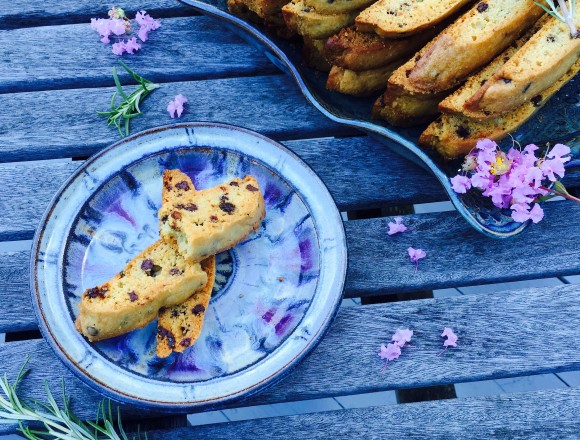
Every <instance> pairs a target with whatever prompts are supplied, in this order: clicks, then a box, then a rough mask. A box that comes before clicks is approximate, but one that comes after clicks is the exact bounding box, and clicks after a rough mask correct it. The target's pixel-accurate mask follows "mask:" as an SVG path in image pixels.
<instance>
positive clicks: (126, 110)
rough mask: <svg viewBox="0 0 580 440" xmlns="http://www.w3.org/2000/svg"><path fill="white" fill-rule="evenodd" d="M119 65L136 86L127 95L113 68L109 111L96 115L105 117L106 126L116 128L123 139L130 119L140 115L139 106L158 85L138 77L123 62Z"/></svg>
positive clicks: (128, 127)
mask: <svg viewBox="0 0 580 440" xmlns="http://www.w3.org/2000/svg"><path fill="white" fill-rule="evenodd" d="M119 64H121V66H122V67H123V69H125V70H126V71H127V73H129V75H131V77H132V78H133V79H134V80H135V81H136V82H137V83H138V86H137V87H136V88H135V89H134V90H133V91H132V92H131V93H130V94H129V95H127V94H126V93H125V91H124V90H123V87H122V86H121V82H120V80H119V75H118V74H117V68H116V67H113V81H114V82H115V87H116V91H115V92H114V93H113V96H112V98H111V110H109V111H98V112H97V114H98V115H99V116H106V117H107V125H114V126H115V127H117V130H118V131H119V134H120V135H121V136H122V137H125V136H128V135H129V131H130V123H131V119H133V118H135V117H136V116H139V115H141V114H142V112H141V109H140V104H141V103H142V102H143V100H144V99H145V98H146V97H147V96H149V95H150V94H151V92H153V91H154V90H155V89H158V88H159V85H158V84H155V83H153V82H151V81H149V80H147V79H145V78H143V77H142V76H140V75H138V74H137V73H136V72H134V71H133V70H132V69H131V68H129V66H127V65H126V64H125V63H124V62H122V61H119ZM117 97H120V98H121V99H122V100H121V102H120V103H119V104H117Z"/></svg>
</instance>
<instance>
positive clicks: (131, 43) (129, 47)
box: [125, 37, 141, 54]
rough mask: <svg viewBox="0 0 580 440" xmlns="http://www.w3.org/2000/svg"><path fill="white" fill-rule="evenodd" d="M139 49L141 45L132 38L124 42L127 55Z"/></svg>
mask: <svg viewBox="0 0 580 440" xmlns="http://www.w3.org/2000/svg"><path fill="white" fill-rule="evenodd" d="M139 49H141V45H140V44H139V43H137V38H135V37H133V38H130V39H129V40H127V41H126V42H125V51H126V52H127V53H129V54H133V53H134V52H136V51H138V50H139Z"/></svg>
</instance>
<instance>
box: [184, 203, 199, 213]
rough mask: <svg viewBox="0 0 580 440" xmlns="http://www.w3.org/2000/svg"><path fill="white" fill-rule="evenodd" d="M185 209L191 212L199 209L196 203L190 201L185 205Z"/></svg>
mask: <svg viewBox="0 0 580 440" xmlns="http://www.w3.org/2000/svg"><path fill="white" fill-rule="evenodd" d="M185 210H186V211H190V212H193V211H197V205H196V204H195V203H190V204H189V205H186V206H185Z"/></svg>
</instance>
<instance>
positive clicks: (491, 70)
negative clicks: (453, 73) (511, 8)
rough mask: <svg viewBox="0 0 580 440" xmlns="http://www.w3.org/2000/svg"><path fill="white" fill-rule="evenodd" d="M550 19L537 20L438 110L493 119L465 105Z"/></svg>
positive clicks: (450, 96)
mask: <svg viewBox="0 0 580 440" xmlns="http://www.w3.org/2000/svg"><path fill="white" fill-rule="evenodd" d="M549 18H550V17H549V16H548V15H545V16H544V17H542V18H541V19H539V20H538V21H537V22H536V24H535V25H534V26H532V27H531V28H530V29H529V30H528V31H527V32H526V33H525V34H524V35H523V36H522V37H520V38H518V40H517V41H515V42H514V43H513V44H512V45H510V46H509V47H508V48H507V49H506V50H504V51H503V52H502V53H501V54H500V55H499V56H497V57H496V58H495V59H494V60H493V61H492V62H491V63H489V64H488V65H486V66H485V67H484V68H483V69H481V70H480V71H479V72H477V73H476V74H474V75H471V76H470V77H469V78H467V81H466V82H465V84H463V85H462V86H461V87H460V88H459V89H458V90H456V91H455V92H454V93H452V94H451V95H449V96H448V97H447V98H445V99H444V100H443V101H441V103H440V104H439V110H440V111H441V112H442V113H450V114H458V115H463V116H465V117H467V118H469V119H475V120H484V119H490V118H493V117H494V116H495V115H493V114H491V112H487V111H479V110H468V109H466V108H465V103H466V102H467V101H468V100H469V99H470V98H471V97H472V96H473V95H474V94H475V93H476V92H477V91H478V90H479V89H480V88H481V86H482V85H485V84H486V82H487V81H489V80H490V79H491V78H492V77H493V75H494V74H495V73H496V72H497V71H498V70H500V69H501V68H502V66H503V65H505V63H507V62H508V61H509V60H510V58H511V57H513V56H514V54H516V53H517V52H518V50H519V49H520V48H521V47H522V46H523V45H524V44H525V43H526V42H527V41H528V40H529V39H530V38H531V37H532V35H534V34H535V33H536V32H537V31H538V30H540V29H541V28H542V26H543V25H544V24H546V23H547V22H548V19H549Z"/></svg>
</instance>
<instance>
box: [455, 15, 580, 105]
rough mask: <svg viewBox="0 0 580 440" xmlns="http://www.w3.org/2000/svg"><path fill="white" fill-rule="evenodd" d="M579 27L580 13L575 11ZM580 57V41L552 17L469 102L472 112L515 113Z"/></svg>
mask: <svg viewBox="0 0 580 440" xmlns="http://www.w3.org/2000/svg"><path fill="white" fill-rule="evenodd" d="M576 25H577V26H579V27H580V12H578V11H576ZM579 56H580V38H575V37H572V36H571V35H570V29H569V28H568V26H567V25H566V24H565V23H563V22H561V21H560V20H558V19H556V18H553V17H551V18H550V20H548V22H547V23H546V24H545V25H544V26H543V27H542V28H541V29H540V30H539V31H538V32H537V33H536V34H535V35H534V36H532V37H531V38H530V40H529V41H528V42H527V43H526V44H524V45H523V47H522V48H521V49H520V50H518V51H517V53H516V54H514V55H513V56H512V57H511V58H510V60H509V61H508V62H506V63H505V64H504V65H503V67H502V68H501V69H499V70H498V71H497V72H496V73H495V74H494V75H493V77H492V78H491V79H490V80H489V81H487V82H486V83H485V84H484V85H483V86H482V87H481V88H480V89H479V90H478V91H477V92H476V93H475V94H474V95H473V97H472V98H471V99H469V100H468V101H467V102H466V104H465V107H466V108H467V109H469V110H473V111H478V110H479V111H485V112H489V113H492V114H496V115H497V114H499V113H504V112H508V111H510V110H513V109H515V108H517V107H519V106H520V105H522V104H523V103H525V102H526V101H529V100H530V99H532V98H533V97H534V96H537V95H538V94H539V93H541V92H542V91H544V90H545V89H547V88H548V87H550V86H551V85H552V84H554V82H556V81H557V80H558V78H560V77H561V76H562V75H564V74H565V73H566V72H567V71H568V69H570V67H572V65H573V64H574V63H575V62H576V60H577V59H578V57H579Z"/></svg>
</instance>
